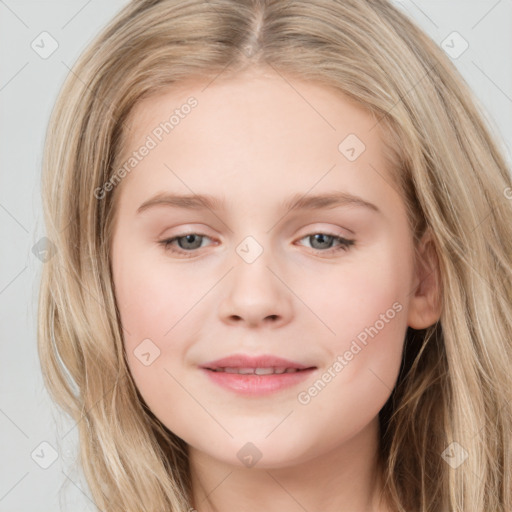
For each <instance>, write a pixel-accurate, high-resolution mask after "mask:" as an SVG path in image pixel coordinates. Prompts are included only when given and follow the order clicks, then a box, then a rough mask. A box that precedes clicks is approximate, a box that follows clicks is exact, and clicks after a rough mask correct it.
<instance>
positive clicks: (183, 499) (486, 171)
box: [38, 0, 512, 512]
mask: <svg viewBox="0 0 512 512" xmlns="http://www.w3.org/2000/svg"><path fill="white" fill-rule="evenodd" d="M259 64H262V65H268V66H272V68H274V70H275V71H276V72H278V73H280V74H282V75H283V76H290V77H291V76H294V77H297V78H299V79H302V80H306V81H314V82H315V83H318V84H323V85H325V86H327V87H334V88H336V89H337V90H339V91H340V92H341V93H343V94H345V95H346V96H348V97H349V98H351V99H353V100H354V101H356V102H357V103H358V104H360V105H361V106H362V107H364V108H365V109H366V110H367V111H368V112H370V113H371V114H372V115H373V116H374V117H375V121H376V127H378V128H379V130H382V133H383V137H385V139H386V143H387V148H388V149H389V154H388V157H389V161H390V162H392V163H393V167H392V169H393V171H394V173H395V174H396V177H397V183H398V184H399V186H400V191H401V193H402V197H403V199H404V201H405V203H406V205H407V208H408V212H409V220H410V225H411V228H412V232H413V233H414V239H415V244H417V243H418V241H419V240H420V238H421V236H422V235H423V234H424V233H425V232H426V230H427V229H428V230H430V231H431V233H432V241H431V243H432V246H433V247H434V249H435V254H436V257H437V259H438V262H439V269H440V276H441V282H442V291H441V295H442V297H441V302H442V313H441V318H440V320H439V321H438V322H437V323H436V324H435V325H433V326H431V327H429V328H428V329H425V330H422V331H418V330H414V329H411V328H409V329H408V331H407V336H406V339H405V345H404V358H403V362H402V368H401V371H400V375H399V378H398V381H397V384H396V387H395V389H394V390H393V393H392V395H391V397H390V398H389V400H388V402H387V403H386V405H385V406H384V408H383V409H382V411H381V413H380V421H381V436H382V438H381V449H380V461H381V464H382V468H383V474H384V477H385V494H386V496H387V499H388V500H389V503H391V505H392V507H393V508H394V509H396V510H397V511H400V512H405V511H409V512H410V511H415V512H434V511H439V512H441V511H443V512H444V511H447V510H451V511H464V512H491V511H492V512H509V511H510V510H512V471H511V469H512V443H511V436H512V400H511V399H512V391H511V390H512V376H511V375H512V372H511V369H512V340H511V333H512V282H511V281H512V222H511V221H512V201H510V200H509V199H507V197H508V195H507V194H506V191H512V189H511V188H510V187H511V185H512V184H511V177H510V174H509V170H508V169H507V166H506V164H505V161H504V157H503V153H502V149H501V148H498V147H497V144H496V142H495V141H494V140H493V137H492V136H491V134H490V128H489V126H487V124H486V123H485V121H484V113H483V109H481V107H479V106H478V104H477V102H476V100H475V98H474V97H473V95H472V94H471V92H470V90H469V89H468V87H467V86H466V84H465V83H464V81H463V80H462V78H461V77H460V75H459V74H458V72H457V71H456V69H455V67H454V66H453V64H452V63H451V62H450V60H449V59H448V58H447V57H446V56H445V55H444V53H443V52H442V51H441V50H440V49H439V48H438V47H437V46H436V45H435V44H434V42H432V41H431V40H430V39H429V38H428V37H427V36H426V35H425V34H424V33H423V32H422V31H421V30H420V29H419V28H417V26H416V25H415V24H414V23H413V22H411V21H410V20H409V19H408V18H407V17H406V16H405V15H404V14H402V13H401V12H400V11H399V10H397V9H396V8H395V7H393V6H392V5H391V4H390V3H388V2H387V1H385V0H367V1H364V2H362V1H360V0H343V1H342V0H313V1H312V0H290V1H278V0H214V1H209V2H204V1H203V0H179V1H178V0H138V1H132V2H131V3H129V4H128V5H127V6H126V7H125V8H124V9H122V10H121V11H120V12H119V14H118V15H117V16H116V17H115V19H114V20H113V21H112V22H111V23H110V24H109V25H108V26H107V27H106V28H105V29H104V30H103V32H102V33H101V34H100V35H99V36H98V37H97V38H96V40H95V41H94V42H93V43H92V44H91V45H90V46H89V47H88V48H87V50H86V51H85V52H84V53H83V55H82V56H81V57H80V58H79V60H78V62H77V63H76V65H75V67H74V68H73V70H72V71H71V72H70V74H69V76H68V77H67V79H66V81H65V84H64V86H63V88H62V91H61V93H60V96H59V98H58V101H57V103H56V106H55V108H54V111H53V113H52V117H51V120H50V124H49V128H48V133H47V140H46V146H45V154H44V162H43V180H42V195H43V207H44V214H45V223H46V229H47V236H48V237H49V239H50V240H51V241H52V242H53V244H55V248H56V252H55V254H54V256H53V257H52V258H51V259H50V260H49V261H48V262H47V263H46V264H45V265H44V269H43V276H42V282H41V288H40V297H39V323H38V351H39V357H40V360H41V365H42V370H43V375H44V380H45V385H46V386H47V388H48V390H49V392H50V393H51V396H52V398H53V399H54V400H55V401H56V402H57V403H58V404H59V405H60V406H61V407H62V408H63V409H64V410H65V411H66V412H67V413H68V414H69V415H70V416H71V417H72V418H73V419H74V421H75V422H76V423H77V428H78V431H79V441H80V455H81V457H80V464H81V465H82V466H83V469H84V474H85V477H86V479H87V482H88V485H89V487H90V489H91V492H92V495H93V498H94V500H95V502H96V504H97V505H98V506H99V507H100V508H101V509H103V510H109V511H112V512H115V511H123V512H130V511H137V512H141V511H151V512H154V511H156V510H158V511H163V510H169V511H171V510H172V511H187V510H189V508H190V506H191V501H190V500H191V485H190V474H189V470H190V468H189V466H188V458H187V447H186V444H185V442H184V441H183V440H181V439H180V438H178V437H177V436H175V435H174V434H173V433H172V432H170V431H169V430H168V429H167V428H166V427H165V426H164V425H163V424H162V423H161V422H160V421H159V420H158V418H156V417H155V416H154V415H153V414H152V412H151V411H150V410H149V408H148V407H147V406H146V405H145V403H144V401H143V399H142V397H141V396H140V395H139V393H138V390H137V388H136V386H135V384H134V382H133V380H132V378H131V375H130V372H129V369H128V365H127V362H126V359H125V354H124V349H123V337H122V334H123V333H122V326H121V322H120V320H119V312H118V309H117V306H116V301H115V294H114V289H113V281H112V272H111V262H110V252H109V248H110V239H111V226H112V219H113V216H114V213H115V208H114V206H115V197H116V194H117V192H118V191H117V189H116V190H115V191H114V194H107V195H106V196H105V197H104V198H102V199H100V200H97V199H95V196H94V190H96V189H97V188H98V187H101V186H102V185H103V184H104V183H105V182H107V181H108V180H109V178H111V176H112V175H113V173H114V172H115V171H116V169H117V166H118V164H119V155H120V153H121V150H122V147H123V141H124V138H125V136H126V129H125V125H126V121H127V118H128V115H129V113H130V112H131V110H132V108H133V106H134V105H135V104H136V102H138V101H140V100H141V99H142V98H144V97H147V96H149V95H152V94H155V93H156V92H158V91H164V90H165V89H166V88H168V87H170V86H172V84H179V83H180V82H182V81H183V80H186V79H189V78H194V77H203V78H204V77H206V76H211V77H212V79H213V78H214V77H216V76H218V75H220V74H221V73H223V76H224V77H225V76H227V73H228V69H229V73H231V74H232V76H234V75H236V74H237V73H239V72H241V71H242V70H243V69H246V68H250V67H253V66H256V65H259ZM228 76H231V75H228ZM118 188H119V187H118ZM452 443H458V445H460V447H459V446H458V445H453V444H452ZM445 450H448V452H446V451H445ZM450 450H452V451H451V452H450ZM453 450H458V452H457V454H458V455H459V456H460V455H461V454H462V455H463V456H465V455H467V458H466V460H464V462H463V463H462V464H460V465H459V466H458V467H452V466H451V465H450V464H448V463H447V462H445V459H446V453H448V457H449V455H450V454H453V453H454V452H453ZM462 450H464V451H465V452H464V451H462Z"/></svg>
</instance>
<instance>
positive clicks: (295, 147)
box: [111, 68, 440, 512]
mask: <svg viewBox="0 0 512 512" xmlns="http://www.w3.org/2000/svg"><path fill="white" fill-rule="evenodd" d="M207 83H208V82H206V81H204V80H203V81H193V80H192V81H189V82H188V83H182V84H180V86H179V87H174V88H173V89H169V90H168V91H166V92H165V93H164V94H160V95H158V96H154V97H149V98H146V99H144V100H143V101H142V102H141V103H139V104H138V105H137V106H136V107H135V109H134V110H133V111H132V115H131V116H130V119H129V120H128V124H129V126H130V127H131V128H132V130H131V132H130V136H129V137H128V138H127V140H126V141H125V148H124V149H125V152H126V154H127V155H128V154H130V153H131V152H132V151H134V150H136V149H137V148H139V147H140V146H141V144H143V143H144V141H145V140H146V138H147V136H148V135H149V134H151V133H152V131H153V130H154V128H155V127H156V126H158V125H159V123H161V122H162V121H163V120H165V119H167V118H168V117H169V114H168V113H172V112H173V111H174V110H175V109H176V108H178V107H180V105H183V104H184V103H186V100H187V98H189V97H190V96H194V97H195V98H196V99H197V101H198V105H197V107H195V108H194V109H192V111H191V112H190V114H188V115H187V116H185V117H184V118H183V119H180V122H179V124H178V125H177V126H175V128H174V129H173V130H172V131H171V132H170V133H169V134H167V135H165V136H164V138H163V140H162V141H161V142H160V143H159V144H158V145H157V147H155V148H154V149H152V150H151V151H150V152H149V154H147V156H145V157H144V158H143V159H142V160H141V162H140V163H138V165H137V167H136V168H135V169H134V170H133V171H132V172H131V173H130V174H129V175H128V176H127V177H126V178H124V180H123V181H122V182H121V184H120V185H118V187H120V188H119V189H118V190H116V193H119V197H118V200H119V201H118V204H117V210H116V219H115V224H114V230H113V237H112V241H111V243H112V246H111V248H112V255H111V256H112V267H113V277H114V284H115V293H116V300H117V302H118V307H119V311H120V315H121V321H122V324H123V327H124V328H125V331H124V343H125V349H126V354H127V360H128V364H129V368H130V372H131V373H132V375H133V378H134V380H135V383H136V385H137V387H138V389H139V391H140V393H141V395H142V396H143V398H144V400H145V401H146V403H147V404H148V406H149V407H150V408H151V410H152V411H153V412H154V413H155V415H156V416H157V417H158V418H159V419H160V420H161V421H162V422H163V423H164V424H165V425H166V426H167V427H168V428H169V429H170V430H172V431H173V432H174V433H176V434H177V435H178V436H179V437H181V438H182V439H184V440H185V441H186V442H187V444H188V446H189V455H190V463H191V469H192V482H193V502H192V503H191V507H195V508H196V509H197V510H198V511H199V512H209V511H214V510H218V511H222V512H229V511H235V510H244V511H246V512H251V511H261V510H267V511H269V512H271V511H283V510H286V511H287V512H295V511H297V512H298V511H304V510H308V511H313V510H324V511H333V512H334V511H337V512H339V511H345V512H363V511H364V512H368V511H375V512H385V511H387V510H390V509H389V508H387V507H386V505H385V504H384V503H379V499H378V493H379V491H380V489H381V485H382V483H381V480H380V476H381V475H380V472H379V470H378V467H377V464H376V452H377V447H378V440H379V422H378V413H379V411H380V409H381V408H382V407H383V405H384V404H385V403H386V401H387V399H388V398H389V396H390V394H391V391H392V389H393V387H394V385H395V383H396V379H397V376H398V371H399V367H400V362H401V357H402V350H403V342H404V337H405V333H406V330H407V327H408V326H411V327H414V328H416V329H421V328H424V327H428V326H430V325H432V324H433V323H435V322H436V321H437V320H438V318H439V316H440V308H439V300H438V296H439V277H438V275H439V274H438V271H437V270H436V267H435V261H434V259H433V257H432V253H431V251H429V250H428V247H429V245H428V244H427V241H428V240H427V239H425V240H423V243H422V245H421V246H420V247H421V250H420V257H418V258H416V256H415V254H414V251H413V236H412V233H411V231H410V229H409V225H408V221H407V216H406V211H405V207H404V203H403V201H402V199H401V197H400V195H399V194H398V192H397V190H398V189H397V187H395V186H394V185H393V178H392V175H391V172H390V169H388V168H387V165H386V162H385V161H384V158H383V142H382V140H381V136H380V132H379V127H377V128H375V129H373V130H372V129H371V128H372V127H374V125H375V119H374V118H373V117H372V116H371V115H369V114H368V113H367V112H365V111H364V110H362V109H361V108H360V107H358V106H356V105H355V104H354V103H352V102H350V101H348V99H347V98H346V97H344V96H343V95H342V94H341V93H339V92H337V91H334V90H331V89H328V88H326V87H325V86H320V85H316V84H313V83H310V82H304V81H300V80H297V79H292V78H290V77H288V81H285V80H284V79H283V77H281V76H280V75H279V74H276V73H275V72H274V71H273V70H272V69H270V70H269V69H265V68H258V69H252V70H251V71H250V72H246V73H243V74H240V75H238V76H236V77H235V78H233V77H231V78H229V79H225V80H223V79H221V77H219V78H217V79H216V80H215V81H214V82H212V83H210V85H208V87H206V84H207ZM290 84H293V88H292V87H291V85H290ZM205 87H206V88H205ZM299 93H300V94H299ZM349 134H355V135H356V136H357V137H358V138H359V139H360V140H361V141H362V142H363V143H364V145H365V146H366V149H365V150H364V151H363V152H362V153H361V154H360V155H359V156H358V158H356V159H355V160H354V161H350V160H349V159H348V158H347V156H346V153H343V147H344V146H343V147H342V151H340V149H339V145H340V143H341V142H342V141H343V140H344V139H345V138H346V137H347V136H348V135H349ZM345 149H346V148H345ZM349 149H350V148H349ZM349 155H350V152H349ZM350 156H353V155H350ZM377 171H378V172H377ZM333 192H343V193H348V194H352V195H355V196H358V197H360V198H362V199H363V200H365V201H367V202H369V203H372V204H373V205H374V206H376V207H377V208H378V211H375V210H374V209H372V208H369V207H365V206H361V205H360V204H355V203H347V204H344V205H338V206H335V207H330V208H325V207H324V208H319V209H309V210H308V209H297V210H290V209H285V208H284V207H283V206H282V203H283V202H284V201H286V200H287V199H289V198H290V197H291V196H294V195H296V194H298V197H310V196H313V195H317V194H325V193H333ZM159 193H173V194H198V195H199V194H209V195H211V196H214V197H216V198H219V199H221V198H223V199H225V206H224V207H223V208H221V209H218V210H217V209H215V210H213V209H208V208H203V209H198V208H194V209H186V208H178V207H176V206H169V205H165V204H159V205H153V206H151V207H147V208H145V209H144V210H143V211H141V212H140V213H137V209H138V208H139V206H140V205H142V204H143V203H144V202H146V201H147V200H148V199H150V198H152V197H153V196H155V195H156V194H159ZM322 233H323V234H325V235H333V236H334V237H337V236H339V237H342V238H345V239H349V240H354V243H353V245H351V246H349V247H348V248H347V249H346V250H344V249H339V247H340V242H338V241H337V239H335V238H329V237H327V238H325V237H324V238H323V239H322V237H318V236H317V237H315V236H314V235H315V234H317V235H318V234H322ZM185 234H196V235H203V236H202V237H200V236H199V242H197V237H196V239H193V240H190V239H188V244H187V239H184V238H181V239H176V238H175V240H174V241H173V243H172V245H171V247H172V248H174V249H175V250H177V251H179V252H180V254H178V253H173V252H171V249H166V248H165V247H164V246H163V245H162V244H161V243H159V242H160V241H162V240H169V239H172V238H173V237H179V236H181V237H183V236H184V235H185ZM248 236H250V237H252V238H253V239H254V240H255V241H256V242H257V244H258V246H259V247H261V249H262V253H261V254H260V255H259V256H258V257H257V258H256V259H255V260H254V261H252V262H251V263H248V262H247V261H246V260H244V259H243V258H242V256H241V255H240V254H241V253H240V252H239V251H238V252H237V247H238V248H239V247H240V244H241V243H242V242H243V241H244V240H245V239H246V237H248ZM201 240H202V242H201ZM193 241H195V243H196V245H194V244H193ZM242 246H243V244H242ZM190 247H192V249H191V248H190ZM195 247H199V248H195ZM251 247H252V249H251V250H252V251H254V250H255V249H254V247H255V246H251ZM423 248H424V249H423ZM336 249H339V250H336ZM187 251H188V253H189V254H192V257H186V256H187ZM253 254H254V253H253ZM431 270H434V271H431ZM393 304H395V309H393ZM397 304H398V305H399V307H397ZM397 309H399V311H397ZM390 311H391V312H392V313H393V314H392V313H391V312H390ZM382 315H384V317H385V319H386V320H387V321H384V322H382V321H381V322H379V323H377V321H378V320H379V319H382V318H383V316H382ZM391 316H392V318H390V317H391ZM381 324H383V326H381ZM370 326H377V331H378V332H377V334H374V335H373V336H372V337H370V336H368V339H367V343H366V345H363V344H362V343H359V345H360V346H361V347H362V349H361V350H360V351H359V352H357V354H356V355H354V356H353V358H352V359H351V360H349V361H347V364H346V365H345V366H344V367H343V369H342V371H339V372H337V373H336V372H334V374H335V375H336V376H335V377H333V378H331V379H330V381H329V382H328V383H327V384H326V385H325V387H324V388H323V389H322V390H321V392H318V393H317V394H316V395H315V396H311V395H310V400H309V402H308V403H307V404H305V403H301V402H300V401H299V400H298V394H299V393H300V392H303V391H307V390H308V389H309V388H311V386H312V385H313V384H314V383H315V382H316V381H318V379H319V378H322V375H324V374H325V372H328V370H329V368H331V377H332V374H333V369H332V367H333V363H334V362H335V361H336V360H337V357H338V356H339V355H343V354H345V353H346V352H347V351H350V348H351V343H352V342H353V340H355V339H357V336H358V335H361V333H362V332H364V331H365V328H369V327H370ZM145 339H150V340H151V342H152V343H153V344H154V345H155V346H157V347H158V348H159V350H160V354H159V356H158V357H157V358H156V359H154V361H153V362H152V363H151V364H150V365H145V364H142V363H141V361H140V360H139V358H138V357H137V356H136V355H135V354H134V350H136V349H137V347H138V346H139V344H140V343H141V342H142V340H145ZM146 343H147V342H146ZM352 346H353V345H352ZM235 353H237V354H240V353H241V354H249V355H261V354H273V355H276V356H279V357H283V358H286V359H290V360H292V361H296V362H299V363H302V364H305V365H308V366H314V367H316V370H315V371H314V372H313V373H312V374H311V376H310V377H308V379H307V380H306V381H305V382H303V383H301V384H299V385H297V386H293V387H291V388H287V389H282V390H279V391H277V392H274V393H272V394H269V395H265V396H250V397H248V396H243V395H240V394H237V393H236V392H234V391H231V390H227V389H224V388H222V387H219V386H218V385H216V384H214V383H212V382H211V381H210V379H208V378H207V376H205V374H204V372H203V371H201V370H200V369H199V365H200V364H202V363H205V362H207V361H211V360H213V359H218V358H221V357H225V356H228V355H231V354H235ZM248 442H251V443H253V445H254V446H256V447H257V449H258V450H259V452H260V453H261V454H262V456H261V458H260V459H259V460H258V462H257V463H256V464H255V465H254V466H252V467H247V466H246V465H244V463H243V462H242V461H241V460H240V459H239V458H238V457H237V453H238V452H239V450H240V449H241V448H242V447H244V445H246V443H248Z"/></svg>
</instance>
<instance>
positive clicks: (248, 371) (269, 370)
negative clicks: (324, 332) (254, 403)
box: [206, 367, 310, 375]
mask: <svg viewBox="0 0 512 512" xmlns="http://www.w3.org/2000/svg"><path fill="white" fill-rule="evenodd" d="M206 369H207V370H211V371H212V372H224V373H237V374H239V375H281V374H283V373H297V372H303V371H306V370H309V369H310V368H304V369H299V368H284V367H281V368H278V367H262V368H229V367H226V368H206Z"/></svg>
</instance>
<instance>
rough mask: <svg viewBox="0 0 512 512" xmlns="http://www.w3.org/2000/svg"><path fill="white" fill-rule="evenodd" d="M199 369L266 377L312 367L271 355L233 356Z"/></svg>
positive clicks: (206, 364) (204, 365) (211, 362)
mask: <svg viewBox="0 0 512 512" xmlns="http://www.w3.org/2000/svg"><path fill="white" fill-rule="evenodd" d="M201 368H205V369H207V370H212V371H225V372H226V373H241V374H245V375H249V374H253V373H254V374H256V375H268V374H272V373H276V374H281V373H292V372H296V371H300V370H306V369H309V368H314V367H312V366H307V365H304V364H300V363H296V362H294V361H289V360H287V359H282V358H280V357H276V356H272V355H263V356H256V357H254V356H245V355H233V356H229V357H224V358H222V359H217V360H215V361H210V362H209V363H205V364H203V365H201ZM271 370H272V371H271ZM258 372H260V373H258Z"/></svg>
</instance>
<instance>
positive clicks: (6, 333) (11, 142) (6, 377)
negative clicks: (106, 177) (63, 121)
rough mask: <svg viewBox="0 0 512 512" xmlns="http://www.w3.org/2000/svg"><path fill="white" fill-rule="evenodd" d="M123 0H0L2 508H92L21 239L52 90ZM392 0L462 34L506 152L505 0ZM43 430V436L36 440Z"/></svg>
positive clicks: (470, 78) (32, 231) (35, 206)
mask: <svg viewBox="0 0 512 512" xmlns="http://www.w3.org/2000/svg"><path fill="white" fill-rule="evenodd" d="M126 3H127V2H126V0H109V1H108V2H105V1H103V2H100V1H99V0H89V1H86V0H80V1H78V0H66V1H64V0H61V1H43V0H40V1H23V0H17V1H16V0H0V130H1V131H0V159H1V162H0V230H1V237H2V238H1V240H2V242H1V246H0V247H1V250H0V333H1V338H0V365H1V368H0V456H1V464H0V511H2V512H7V511H8V512H22V511H23V512H29V511H30V512H43V511H44V512H46V511H57V510H64V511H72V512H82V511H92V510H96V509H95V507H94V505H93V504H92V502H91V500H90V498H89V496H90V494H89V491H88V489H87V487H86V485H85V480H84V478H83V476H82V475H81V474H80V472H79V471H77V470H75V469H74V468H73V467H71V465H70V461H71V460H72V458H71V456H72V454H74V452H75V450H76V448H77V446H76V442H77V438H76V433H77V430H76V428H74V425H73V423H72V422H70V421H69V420H68V419H66V418H64V417H63V416H62V415H61V414H60V412H59V411H58V410H57V409H55V408H54V407H53V406H52V404H51V403H50V400H49V398H48V396H47V394H46V391H45V390H44V389H43V385H42V379H41V373H40V368H39V361H38V358H37V351H36V334H35V333H36V312H37V302H36V298H37V291H38V280H39V276H40V270H41V265H42V264H43V263H42V262H41V261H40V260H39V259H38V258H37V257H35V256H34V254H33V253H32V247H33V246H34V244H35V243H36V242H37V241H38V240H39V239H40V238H41V237H42V236H43V235H44V226H43V224H42V214H41V208H40V197H39V194H40V187H39V183H40V173H41V153H42V147H43V140H44V135H45V129H46V124H47V122H48V118H49V114H50V111H51V109H52V106H53V104H54V101H55V99H56V95H57V92H58V90H59V88H60V86H61V84H62V82H63V80H64V78H65V76H66V75H67V73H68V72H69V69H70V68H72V66H73V63H74V61H75V59H76V58H77V57H78V55H79V54H80V53H81V52H82V51H83V49H84V48H85V47H86V46H87V44H88V43H89V42H90V41H91V39H92V38H93V36H94V35H95V34H96V33H97V32H98V31H99V30H100V29H101V28H102V27H103V26H104V25H105V23H106V22H107V21H108V20H110V18H111V17H112V16H113V15H114V14H115V13H116V12H117V11H118V10H119V9H120V8H121V7H122V6H123V5H125V4H126ZM395 3H396V4H397V5H399V6H400V8H402V9H403V10H404V11H405V12H406V13H408V14H409V15H410V16H411V17H412V18H414V19H415V20H416V21H417V22H418V23H419V24H420V25H421V26H422V27H423V28H424V29H425V30H426V31H427V32H428V33H429V35H430V36H431V37H432V38H433V39H434V40H435V41H436V42H437V43H438V44H440V45H441V44H442V41H444V40H445V39H446V38H447V37H448V36H449V35H450V34H452V32H453V31H456V32H458V33H459V34H460V35H461V36H462V37H463V38H464V39H465V40H466V41H467V42H468V44H469V48H468V49H467V51H466V52H464V53H463V54H462V55H461V56H460V57H458V58H456V59H453V61H454V62H455V64H456V65H457V67H458V68H459V70H460V71H461V73H462V75H463V76H464V77H465V79H466V80H467V82H468V83H469V85H470V86H471V88H472V89H473V91H474V92H475V93H476V95H477V97H478V98H479V100H480V101H481V103H482V105H483V108H484V109H485V110H486V111H487V113H488V121H489V123H490V124H491V127H492V130H493V131H494V134H495V136H496V137H497V138H498V139H501V141H502V144H503V145H504V147H505V151H506V156H507V159H508V161H509V162H511V163H512V153H511V151H512V144H511V143H512V0H458V1H456V0H450V1H449V2H448V1H446V0H431V1H427V0H404V1H396V2H395ZM44 31H46V32H48V33H50V34H51V36H52V37H53V38H54V39H55V40H56V41H57V43H58V48H57V49H56V50H55V52H54V53H53V54H52V55H51V56H49V57H48V58H46V59H43V58H41V57H40V55H38V54H37V53H36V52H35V51H34V50H33V49H32V47H31V44H32V42H33V41H35V43H34V44H37V42H38V41H40V39H38V38H39V36H40V34H41V33H42V32H44ZM448 41H450V40H448ZM39 44H40V45H41V46H42V43H39ZM456 44H459V43H453V44H452V46H453V45H456ZM45 47H46V48H47V49H48V48H49V46H48V45H45ZM456 48H457V47H456ZM456 48H455V49H456ZM43 442H45V443H49V444H50V445H51V446H52V447H53V448H50V447H49V446H48V445H42V446H40V444H41V443H43ZM52 449H53V450H55V455H56V457H57V458H56V460H55V462H54V463H53V464H51V465H50V466H49V467H48V468H47V469H44V468H42V467H41V466H40V464H44V463H46V464H49V463H50V462H51V461H52V459H51V458H50V457H51V454H52V453H53V452H52ZM34 450H35V452H34ZM31 454H34V455H33V456H34V459H36V460H38V461H39V463H40V464H37V463H36V462H35V461H34V459H33V458H32V455H31ZM38 454H39V457H38V456H37V455H38Z"/></svg>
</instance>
